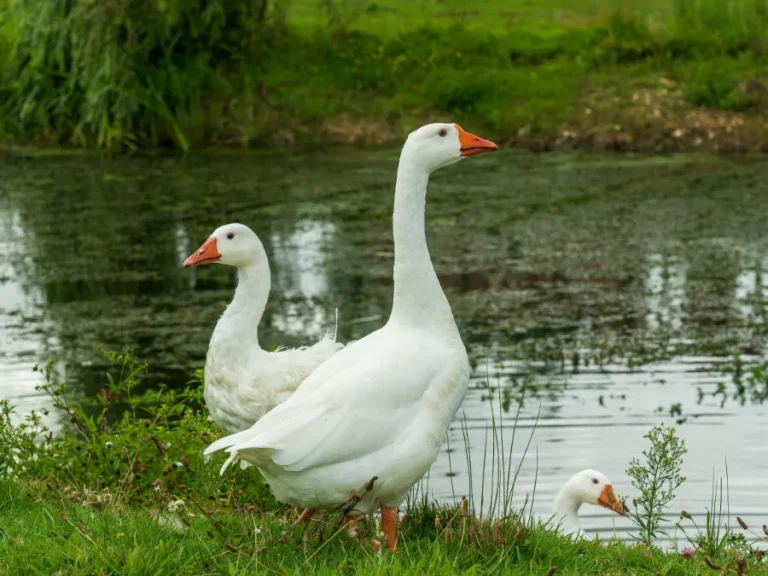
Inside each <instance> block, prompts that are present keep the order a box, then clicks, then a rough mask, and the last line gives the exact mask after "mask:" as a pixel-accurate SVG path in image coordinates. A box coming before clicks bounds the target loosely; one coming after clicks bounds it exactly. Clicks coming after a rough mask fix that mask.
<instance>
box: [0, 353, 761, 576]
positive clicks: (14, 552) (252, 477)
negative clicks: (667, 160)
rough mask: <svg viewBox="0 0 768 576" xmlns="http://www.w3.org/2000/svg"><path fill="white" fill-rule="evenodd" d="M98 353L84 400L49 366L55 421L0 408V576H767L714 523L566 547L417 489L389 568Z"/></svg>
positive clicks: (376, 543) (369, 530) (328, 517)
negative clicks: (57, 424)
mask: <svg viewBox="0 0 768 576" xmlns="http://www.w3.org/2000/svg"><path fill="white" fill-rule="evenodd" d="M105 355H106V359H107V360H108V361H109V364H110V369H109V371H108V376H107V377H106V378H105V386H104V388H102V389H101V390H100V391H99V393H98V395H97V396H96V397H95V398H84V397H77V396H73V395H72V394H71V393H69V391H68V390H67V389H66V388H64V387H62V386H61V385H59V384H58V383H57V382H56V379H55V371H54V370H53V368H52V366H51V365H49V366H47V367H46V368H44V369H43V370H42V372H41V374H42V381H43V384H42V390H44V391H45V392H47V393H49V394H50V395H51V396H52V399H53V401H54V404H55V406H56V407H57V413H56V414H31V415H28V416H27V417H26V418H25V419H24V420H23V421H21V422H19V421H18V420H16V421H15V423H14V415H13V412H12V410H11V408H10V407H9V406H8V404H7V403H0V407H2V411H1V412H0V447H2V450H0V574H3V575H4V574H8V575H10V574H13V575H17V574H54V573H56V574H83V575H85V574H124V575H130V574H137V575H138V574H142V575H143V574H180V575H184V574H190V575H192V574H230V575H231V574H252V573H259V574H261V573H297V572H302V573H303V572H307V573H319V574H333V573H339V572H341V573H349V574H353V573H370V574H378V573H393V572H397V573H406V574H453V573H461V574H499V573H504V574H537V575H541V574H548V575H550V576H551V575H552V574H555V573H557V574H585V573H586V574H668V575H676V574H681V575H682V574H702V573H706V572H708V571H710V570H713V569H715V570H720V571H721V573H731V572H733V573H736V574H747V573H749V574H768V565H766V563H765V561H764V558H763V552H761V551H759V550H757V548H755V547H753V545H751V544H749V543H748V542H747V541H746V540H745V538H744V535H743V533H738V534H737V533H736V532H734V531H732V530H731V529H729V528H726V527H725V525H724V524H723V521H724V519H723V517H722V516H721V515H718V513H716V512H714V513H713V515H712V516H711V518H710V517H709V516H708V519H707V525H706V527H704V526H702V527H701V530H700V531H699V529H696V530H695V533H693V531H692V530H690V528H689V529H688V530H687V533H685V534H684V537H685V538H686V539H687V541H686V544H685V546H686V548H681V549H680V550H678V551H666V552H665V551H662V550H660V549H658V548H656V547H654V546H652V545H648V544H641V543H640V542H637V543H635V544H633V543H622V542H619V541H618V540H617V541H611V542H608V543H605V542H599V541H586V540H577V541H574V540H571V539H568V538H565V537H563V536H560V535H559V534H557V532H556V531H555V530H553V529H552V527H551V526H546V524H547V521H548V519H547V518H536V517H531V516H530V515H529V514H528V513H527V512H526V511H525V510H517V511H515V510H512V509H511V508H509V507H506V506H504V507H502V508H499V509H498V510H503V513H498V514H495V515H493V516H492V517H490V518H489V517H485V518H483V517H478V516H477V515H475V513H474V506H473V504H472V503H470V502H469V501H466V500H462V501H461V502H460V503H459V504H458V505H456V506H455V507H448V506H438V505H436V504H433V503H431V502H430V501H429V500H428V499H427V498H425V497H424V496H423V493H419V492H418V491H417V492H415V493H414V494H413V496H412V498H410V499H409V500H408V502H407V503H406V506H404V512H405V513H406V514H405V516H404V517H403V520H402V523H401V530H400V536H399V544H398V546H399V550H398V553H397V554H389V553H387V552H386V551H384V552H382V550H381V548H382V547H381V542H383V540H382V536H381V527H380V525H379V523H378V521H377V520H376V519H375V518H368V519H366V520H364V521H361V522H360V525H359V526H358V534H357V536H356V538H350V537H349V536H348V535H347V534H346V531H345V530H344V529H343V527H342V518H341V514H340V513H338V512H337V513H330V514H325V515H319V516H318V517H316V518H315V519H313V521H312V522H311V523H310V524H309V525H308V526H305V525H299V526H293V521H294V520H295V519H296V517H297V511H295V510H290V509H288V508H286V507H282V506H279V505H278V504H277V503H276V502H275V501H274V500H273V499H272V498H271V495H270V493H269V491H268V489H267V487H266V486H265V484H264V481H263V479H262V478H261V477H260V476H259V474H258V472H257V471H256V470H255V469H254V468H253V467H251V468H248V469H244V470H240V469H238V470H233V471H230V473H229V474H227V475H226V476H225V477H224V478H222V477H220V476H219V474H218V470H219V466H220V464H221V460H222V459H223V458H215V459H213V461H210V462H206V461H204V460H203V459H202V457H201V453H202V450H203V449H204V447H205V445H206V444H208V443H209V442H210V441H211V440H213V439H214V438H215V437H216V436H217V431H216V430H215V429H213V428H212V424H211V423H210V422H209V421H208V420H207V415H206V413H205V412H204V411H203V410H202V409H201V408H200V405H199V403H200V382H199V374H198V375H197V376H196V378H195V379H194V380H193V381H192V382H191V384H190V387H189V388H188V389H187V390H186V391H184V392H182V393H178V394H177V393H174V392H171V391H169V390H164V389H160V390H142V387H143V385H142V380H143V376H144V374H145V372H146V370H147V366H146V365H145V364H143V363H141V362H139V361H137V360H136V359H135V358H133V356H131V355H130V354H129V353H121V354H115V353H106V354H105ZM56 415H59V416H62V417H63V418H64V422H66V424H65V426H64V427H63V429H61V430H60V431H58V432H54V431H52V430H51V429H49V428H48V426H47V425H46V424H45V419H46V418H49V417H54V416H56ZM668 432H669V433H671V434H673V433H674V431H673V430H669V429H668ZM495 434H496V432H495V430H494V436H495ZM646 437H648V436H646ZM494 446H495V444H494ZM657 446H661V445H660V444H658V445H657ZM511 453H512V451H511V448H510V454H511ZM494 454H495V452H494ZM664 454H666V455H665V456H664V457H665V458H666V457H672V458H674V457H673V456H670V454H669V453H664ZM497 456H498V455H497ZM501 462H502V464H500V467H501V468H503V467H504V465H503V460H502V461H501ZM630 465H631V466H632V467H635V468H638V467H643V466H644V465H645V464H644V463H643V462H641V461H634V462H633V463H631V464H630ZM497 466H499V464H497ZM501 468H500V469H501ZM493 470H494V468H493V466H492V465H491V472H490V475H491V476H494V472H493ZM510 470H511V471H510ZM510 470H507V471H506V473H505V474H507V475H509V474H512V473H514V469H512V468H510ZM494 477H495V476H494ZM510 486H511V488H510ZM498 489H499V490H503V494H502V492H499V494H502V496H501V498H502V499H507V501H510V502H511V495H510V494H508V491H509V490H510V489H511V490H514V480H512V479H511V478H510V477H508V476H503V477H501V476H500V477H499V479H498ZM641 491H643V494H644V495H643V496H640V499H641V500H642V498H644V497H645V491H644V490H642V489H641ZM720 498H721V499H722V494H721V495H720ZM491 499H493V496H491ZM634 506H635V508H637V505H636V504H635V505H634ZM641 508H642V505H641ZM712 510H713V511H715V510H717V501H716V500H714V501H713V506H712ZM656 513H658V510H657V512H656ZM687 518H688V520H690V517H687ZM681 519H682V516H681ZM740 523H741V521H740ZM742 528H743V529H744V531H746V532H748V533H749V534H751V536H750V537H751V538H753V539H755V540H762V541H763V542H766V541H768V529H766V528H765V527H763V531H765V533H766V536H765V537H763V536H762V535H761V534H760V533H759V528H758V529H757V530H752V531H750V530H748V528H747V527H746V526H745V525H743V524H742ZM681 533H682V532H681Z"/></svg>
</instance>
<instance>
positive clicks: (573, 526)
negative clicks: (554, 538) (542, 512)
mask: <svg viewBox="0 0 768 576" xmlns="http://www.w3.org/2000/svg"><path fill="white" fill-rule="evenodd" d="M582 504H592V505H594V506H602V507H603V508H608V510H612V511H614V512H616V513H618V514H622V515H623V514H624V506H622V505H621V502H620V501H619V499H618V498H617V497H616V494H615V493H614V492H613V486H612V485H611V481H610V480H608V478H606V477H605V474H603V473H601V472H598V471H597V470H582V471H581V472H578V473H576V474H574V475H573V476H572V477H571V479H570V480H568V482H566V483H565V484H564V485H563V487H562V488H561V489H560V492H559V493H558V495H557V498H555V503H554V505H553V507H552V511H553V512H554V522H555V523H556V524H558V525H559V528H560V531H561V532H562V533H563V534H571V535H575V536H578V535H583V534H584V532H583V531H582V530H581V523H580V522H579V508H580V507H581V505H582Z"/></svg>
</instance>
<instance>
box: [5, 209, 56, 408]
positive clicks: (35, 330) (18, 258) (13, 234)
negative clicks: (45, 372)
mask: <svg viewBox="0 0 768 576" xmlns="http://www.w3.org/2000/svg"><path fill="white" fill-rule="evenodd" d="M24 246H25V242H24V229H23V226H22V221H21V218H20V217H19V214H18V213H16V212H14V211H12V210H11V209H10V208H9V207H8V206H7V204H6V203H5V202H3V201H0V254H4V255H5V258H3V259H0V320H2V322H1V323H0V326H1V327H2V328H0V382H1V383H2V387H0V396H1V397H3V398H12V399H13V402H14V404H15V405H16V407H17V414H16V416H17V417H18V418H21V417H22V416H23V415H24V414H26V413H28V412H30V411H32V410H36V411H42V410H44V409H50V408H52V407H53V403H52V402H51V400H50V398H49V397H48V396H47V395H46V394H44V393H41V392H39V391H38V390H35V387H36V386H37V385H38V384H39V383H40V380H39V377H38V375H37V374H35V373H34V372H33V370H32V369H33V367H34V366H35V365H36V364H37V363H38V361H39V360H40V357H41V356H43V355H44V353H45V352H46V351H48V350H52V349H54V350H55V349H56V348H57V345H58V342H57V341H56V339H55V338H53V337H51V338H47V337H46V336H45V335H44V329H43V328H42V327H41V326H40V324H41V323H42V322H43V320H42V318H41V315H40V310H41V309H42V306H43V305H44V302H45V301H44V295H43V292H42V291H41V290H40V288H39V287H38V286H36V285H35V284H34V283H31V282H24V280H23V277H22V276H20V275H18V274H16V273H15V267H14V265H13V264H12V262H16V263H17V264H18V263H23V262H25V261H28V255H27V254H26V253H25V251H24Z"/></svg>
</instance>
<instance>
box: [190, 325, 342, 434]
mask: <svg viewBox="0 0 768 576" xmlns="http://www.w3.org/2000/svg"><path fill="white" fill-rule="evenodd" d="M217 329H218V327H217ZM242 344H244V343H241V345H238V346H232V345H231V344H230V343H229V342H228V341H227V339H226V338H221V337H219V338H217V334H216V332H215V331H214V336H213V337H212V338H211V343H210V346H209V348H208V354H207V356H206V360H205V387H204V397H205V404H206V406H207V407H208V411H209V412H210V415H211V418H212V419H213V421H214V422H216V424H218V426H219V427H220V428H221V429H222V431H223V432H224V433H225V434H234V433H235V432H241V431H242V430H247V429H248V428H250V427H251V426H253V424H254V423H256V422H257V421H258V420H259V419H260V418H261V417H262V416H264V415H265V414H266V413H267V412H269V411H270V410H272V409H273V408H274V407H275V406H277V405H278V404H281V403H283V402H285V401H286V400H287V399H288V398H290V396H291V395H292V394H293V393H294V392H295V391H296V389H297V388H298V387H299V384H301V383H302V382H303V381H304V379H305V378H306V377H307V376H309V374H310V373H311V372H312V371H313V370H314V369H315V368H317V367H318V366H319V365H320V364H322V363H323V362H324V361H325V360H327V359H328V358H330V357H331V356H332V355H333V354H335V353H336V351H337V350H339V349H341V348H342V345H341V344H339V343H337V342H336V341H335V340H334V338H333V336H332V335H330V334H329V335H326V336H325V337H323V338H322V339H321V340H320V341H318V342H317V343H316V344H313V345H311V346H302V347H301V348H284V349H278V350H276V351H274V352H267V351H266V350H262V349H261V348H260V347H259V346H258V344H256V343H255V335H254V339H253V340H252V342H251V345H250V346H244V345H242Z"/></svg>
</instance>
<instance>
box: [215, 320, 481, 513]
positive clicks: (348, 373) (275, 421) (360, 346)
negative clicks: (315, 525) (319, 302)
mask: <svg viewBox="0 0 768 576" xmlns="http://www.w3.org/2000/svg"><path fill="white" fill-rule="evenodd" d="M393 366H395V367H396V368H395V369H394V370H393V368H392V367H393ZM468 383H469V362H468V359H467V355H466V351H465V349H464V346H463V344H462V342H461V339H460V337H459V334H458V331H455V333H454V334H453V335H452V337H448V338H446V337H443V338H437V337H435V335H434V333H433V332H430V331H428V330H424V329H420V328H419V327H416V326H406V325H401V324H399V323H397V322H396V321H390V322H389V323H388V324H387V325H386V326H384V327H383V328H381V329H380V330H378V331H376V332H374V333H372V334H370V335H369V336H367V337H366V338H365V339H363V340H361V341H358V342H355V343H353V344H350V345H347V347H346V348H344V349H343V350H341V351H340V352H338V353H337V354H335V355H334V356H333V357H332V358H331V359H330V360H328V361H326V362H325V363H324V364H322V365H321V366H320V367H318V369H317V370H316V371H315V372H313V373H312V374H311V375H310V376H309V377H308V378H307V380H306V381H304V383H303V384H302V385H301V387H300V388H299V389H298V391H297V392H296V394H294V395H293V396H292V397H291V398H289V399H288V400H287V401H286V402H285V403H283V404H281V405H279V406H278V407H277V408H275V409H274V410H273V411H271V412H270V413H269V414H267V415H266V416H265V417H264V418H262V419H261V420H260V421H259V422H258V423H257V424H256V425H255V426H254V427H252V428H251V429H250V430H246V431H245V432H241V433H240V434H235V435H233V436H229V437H227V438H223V439H222V440H219V441H218V442H216V443H214V444H212V445H211V446H210V447H209V448H208V450H207V451H206V453H210V452H213V451H215V450H219V449H222V448H227V447H232V448H231V449H230V450H229V451H230V452H235V453H236V454H237V455H238V456H239V457H241V458H243V459H245V460H247V461H248V462H251V463H253V464H255V465H256V466H257V467H258V468H259V469H260V470H261V472H262V474H263V475H264V477H265V478H266V480H267V482H269V486H270V488H271V489H272V491H273V493H274V495H275V497H276V498H277V499H278V500H280V501H282V502H287V503H290V504H294V505H298V506H308V507H312V508H330V509H333V508H336V507H338V506H341V505H343V504H344V503H345V502H346V501H347V500H348V499H349V496H350V491H351V490H355V491H357V493H358V494H361V492H362V488H363V487H364V486H365V484H366V483H368V481H369V480H370V479H371V478H373V477H374V476H377V477H378V479H377V480H376V482H375V483H374V486H373V490H371V491H370V492H369V493H368V494H367V495H366V497H365V498H364V499H363V500H362V501H361V502H359V503H358V504H357V505H356V506H355V508H354V510H355V511H356V512H358V513H361V514H368V513H371V512H373V511H375V510H376V509H377V508H378V506H381V505H382V504H383V505H385V506H397V505H398V504H400V503H401V502H402V501H403V500H404V499H405V497H406V495H407V492H408V490H409V489H410V487H411V486H412V485H413V484H414V483H416V482H417V481H418V480H419V479H420V478H421V477H422V476H424V474H425V473H426V472H427V471H428V470H429V468H430V466H431V465H432V462H434V460H435V457H436V456H437V451H438V450H439V448H440V446H441V445H442V443H443V441H444V440H445V431H446V429H447V428H448V426H449V425H450V422H451V420H452V419H453V416H454V414H455V413H456V410H457V409H458V407H459V404H460V403H461V400H462V398H463V397H464V394H465V392H466V390H467V386H468Z"/></svg>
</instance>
